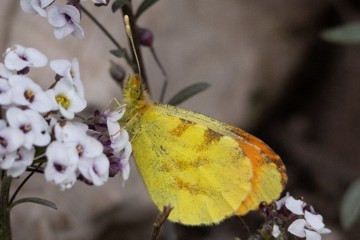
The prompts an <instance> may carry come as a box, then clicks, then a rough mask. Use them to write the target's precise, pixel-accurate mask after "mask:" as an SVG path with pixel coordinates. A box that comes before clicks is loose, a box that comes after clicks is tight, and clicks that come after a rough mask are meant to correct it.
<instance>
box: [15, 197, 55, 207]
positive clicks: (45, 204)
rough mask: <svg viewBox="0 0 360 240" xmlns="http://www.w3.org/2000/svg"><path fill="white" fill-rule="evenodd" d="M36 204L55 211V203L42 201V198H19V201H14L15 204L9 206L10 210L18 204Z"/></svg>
mask: <svg viewBox="0 0 360 240" xmlns="http://www.w3.org/2000/svg"><path fill="white" fill-rule="evenodd" d="M28 202H29V203H36V204H40V205H44V206H47V207H49V208H53V209H57V207H56V205H55V203H53V202H51V201H49V200H46V199H43V198H37V197H26V198H21V199H19V200H16V201H15V202H13V203H12V204H11V208H13V207H15V206H16V205H18V204H20V203H28Z"/></svg>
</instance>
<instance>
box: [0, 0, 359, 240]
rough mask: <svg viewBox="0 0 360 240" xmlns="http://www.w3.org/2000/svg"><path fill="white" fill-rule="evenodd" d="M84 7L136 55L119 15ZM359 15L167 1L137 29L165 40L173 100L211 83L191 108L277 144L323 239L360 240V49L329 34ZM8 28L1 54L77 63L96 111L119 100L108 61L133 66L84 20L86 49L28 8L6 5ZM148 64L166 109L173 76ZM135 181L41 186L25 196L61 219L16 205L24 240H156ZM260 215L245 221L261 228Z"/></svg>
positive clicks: (339, 6)
mask: <svg viewBox="0 0 360 240" xmlns="http://www.w3.org/2000/svg"><path fill="white" fill-rule="evenodd" d="M133 2H134V5H135V6H137V5H138V4H139V3H140V2H141V1H140V0H137V1H135V0H134V1H133ZM83 4H84V6H86V7H87V8H88V9H89V10H91V11H92V12H93V13H94V15H96V16H97V17H98V19H99V20H100V21H101V22H102V23H104V25H106V26H107V27H108V28H109V30H110V31H111V32H112V33H113V34H114V36H115V37H116V38H117V39H119V41H120V42H121V43H122V44H123V45H124V46H126V44H127V41H126V38H125V33H124V31H123V22H122V16H121V14H120V13H119V12H118V13H116V14H112V13H111V9H110V7H107V8H95V7H92V4H91V2H90V1H89V2H84V3H83ZM359 17H360V3H359V2H358V1H355V0H343V1H336V0H303V1H294V0H291V1H285V0H277V1H276V0H274V1H249V0H227V1H216V0H181V1H178V0H167V1H165V0H164V1H159V2H158V3H157V4H156V5H155V6H154V7H153V8H151V9H150V10H149V11H148V12H147V13H145V14H144V15H143V17H142V18H141V20H140V22H139V25H141V26H143V27H147V28H149V29H151V30H152V31H153V33H154V35H155V42H154V46H155V49H156V50H157V53H158V55H159V58H160V59H161V61H162V63H163V65H164V67H165V69H166V71H167V73H168V77H169V88H168V92H167V94H166V97H167V99H169V98H170V97H171V96H173V95H174V94H175V93H176V92H177V91H179V90H180V89H182V88H183V87H185V86H188V85H189V84H191V83H194V82H199V81H206V82H209V83H210V84H211V88H210V89H209V90H207V91H206V92H204V93H201V94H199V95H198V96H196V97H194V98H192V99H190V100H188V101H187V102H186V103H184V104H182V107H185V108H188V109H192V110H195V111H198V112H201V113H204V114H206V115H209V116H212V117H214V118H216V119H219V120H221V121H224V122H228V123H231V124H233V125H236V126H239V127H241V128H243V129H245V130H247V131H249V132H251V133H253V134H254V135H256V136H258V137H259V138H261V139H263V140H264V141H265V142H267V143H268V144H269V145H270V146H272V147H273V149H274V150H275V151H276V152H277V153H279V155H280V156H281V157H282V158H283V161H284V163H285V164H286V166H287V168H288V175H289V183H288V185H287V190H288V191H290V192H291V194H292V195H294V196H297V197H300V196H303V197H304V199H305V201H307V202H309V203H311V204H313V205H314V207H315V209H317V210H318V212H319V213H321V214H322V215H323V216H324V219H325V223H326V224H327V226H328V227H329V228H331V229H332V230H333V234H331V235H329V236H326V237H324V239H339V240H340V239H354V240H356V239H360V233H359V231H358V230H357V229H359V227H360V222H359V221H358V223H357V225H355V226H354V227H353V228H352V229H351V230H349V231H346V232H345V231H343V230H342V229H341V227H340V225H339V206H340V201H341V198H342V196H343V194H344V192H345V190H346V188H347V187H348V186H349V184H350V183H351V182H352V181H353V180H354V179H356V178H357V177H359V175H360V164H359V159H360V148H359V145H360V138H359V136H360V124H359V122H360V121H359V120H360V105H359V103H360V79H359V76H360V48H359V46H356V45H351V46H340V45H335V44H329V43H327V42H325V41H323V40H321V39H320V37H319V34H320V32H321V31H322V30H324V29H326V28H329V27H333V26H336V25H339V24H342V23H345V22H350V21H355V20H358V19H359ZM0 18H1V21H0V32H1V38H0V47H1V49H2V51H3V52H4V51H5V49H6V48H7V47H9V46H11V45H13V44H15V43H19V44H22V45H24V46H28V47H35V48H38V49H39V50H41V51H42V52H43V53H45V54H46V55H47V56H48V57H49V59H55V58H68V59H71V58H72V57H78V58H79V60H80V66H81V74H82V79H83V81H84V82H85V88H86V92H87V99H88V101H89V104H90V105H91V106H92V107H100V108H101V107H106V105H107V104H108V102H109V101H110V100H111V98H112V97H121V94H120V89H119V87H118V86H117V85H116V84H115V83H114V82H113V81H112V80H111V78H110V76H109V74H108V69H109V66H110V63H109V60H110V59H113V60H114V61H116V62H118V63H120V64H123V65H124V66H125V63H124V61H122V60H119V59H115V58H113V57H112V56H110V54H109V53H108V51H109V50H111V49H114V46H113V45H112V44H111V42H110V41H109V40H108V39H106V38H105V36H104V35H103V34H102V33H101V32H100V31H99V29H98V28H97V27H96V26H94V25H93V23H92V22H91V21H90V20H89V18H87V17H86V16H85V15H83V16H82V23H81V25H82V26H83V28H84V30H85V34H86V37H85V39H84V40H82V41H79V40H78V39H75V38H74V37H72V36H69V37H67V38H65V39H63V40H61V41H58V40H56V39H55V38H54V37H53V35H52V29H51V26H50V25H48V24H47V23H46V21H45V20H44V19H42V18H41V17H39V16H31V15H27V14H25V13H23V12H22V11H21V9H20V7H19V1H13V0H5V1H2V3H1V8H0ZM143 54H144V57H145V65H146V70H147V74H148V78H149V79H150V86H151V90H152V93H153V98H154V99H158V96H159V95H160V86H161V84H162V82H163V78H164V77H163V76H162V74H161V71H160V70H159V68H158V67H157V66H156V64H155V62H154V60H153V58H152V57H151V54H150V51H149V50H148V49H146V48H144V49H143ZM47 71H48V72H47ZM49 74H52V73H51V71H50V70H45V73H44V70H43V69H42V70H40V71H38V70H35V71H33V72H31V76H32V77H33V79H35V80H36V81H37V82H39V83H41V84H42V85H43V86H49V85H50V83H51V81H50V80H49V76H51V75H49ZM130 175H131V176H130V180H129V181H127V182H126V184H125V188H124V187H122V181H121V180H120V179H119V178H114V179H111V180H110V182H109V183H108V184H106V185H105V186H103V187H100V188H96V187H89V186H86V185H85V184H83V183H81V182H79V183H77V184H76V185H75V187H73V188H72V189H70V190H68V191H65V192H60V191H59V189H58V188H57V187H56V186H52V185H50V184H48V183H45V181H44V178H43V176H37V177H35V178H33V179H32V180H31V181H30V182H29V183H28V184H27V186H26V187H25V189H24V190H23V191H22V195H23V196H38V197H43V198H46V199H49V200H51V201H53V202H55V203H56V204H57V206H58V208H59V210H58V211H56V212H55V211H53V210H51V209H47V208H44V207H41V206H34V205H29V204H23V205H20V206H17V207H16V208H15V209H14V211H13V215H12V217H13V218H12V220H13V231H14V239H25V238H26V239H28V240H31V239H49V240H52V239H70V240H76V239H94V240H100V239H104V240H111V239H126V240H127V239H130V240H132V239H149V236H150V231H151V227H152V222H153V220H154V218H155V216H156V214H157V210H156V209H155V207H154V205H153V204H152V203H151V200H150V199H149V198H148V196H147V194H146V190H145V188H144V186H143V185H142V182H141V179H140V177H139V176H138V174H137V171H136V168H135V167H134V165H132V171H131V174H130ZM17 182H19V181H17ZM256 216H257V215H256V214H252V215H251V216H248V217H245V221H247V222H250V223H251V222H254V221H252V220H253V219H254V218H256ZM255 223H257V221H255ZM250 227H251V228H252V229H253V230H255V229H256V225H255V224H250ZM163 233H164V234H163V235H164V236H163V238H162V239H167V240H170V239H171V240H172V239H188V240H189V239H208V240H210V239H234V237H236V236H241V237H242V239H245V236H246V234H245V235H244V227H243V225H242V224H241V223H240V222H239V221H237V220H234V219H230V220H227V221H225V222H224V223H223V224H221V225H220V226H216V227H211V228H191V229H187V228H183V227H179V226H174V225H172V224H170V223H168V224H167V225H166V227H165V229H164V232H163ZM176 234H179V236H182V237H179V238H176Z"/></svg>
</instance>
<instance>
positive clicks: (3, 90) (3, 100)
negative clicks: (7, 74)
mask: <svg viewBox="0 0 360 240" xmlns="http://www.w3.org/2000/svg"><path fill="white" fill-rule="evenodd" d="M11 102H12V92H11V86H10V84H9V82H8V81H7V80H6V79H3V78H0V105H8V104H10V103H11Z"/></svg>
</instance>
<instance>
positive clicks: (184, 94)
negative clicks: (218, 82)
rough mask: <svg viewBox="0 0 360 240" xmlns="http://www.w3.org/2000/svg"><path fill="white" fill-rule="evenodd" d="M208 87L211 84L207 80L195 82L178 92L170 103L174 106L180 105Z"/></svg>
mask: <svg viewBox="0 0 360 240" xmlns="http://www.w3.org/2000/svg"><path fill="white" fill-rule="evenodd" d="M208 87H210V84H209V83H206V82H200V83H194V84H193V85H190V86H188V87H186V88H184V89H183V90H181V91H180V92H178V93H177V94H176V95H175V96H174V97H173V98H171V99H170V101H169V102H168V103H169V104H170V105H174V106H175V105H178V104H180V103H182V102H184V101H185V100H187V99H189V98H191V97H192V96H194V95H196V94H198V93H200V92H202V91H204V90H206V89H207V88H208Z"/></svg>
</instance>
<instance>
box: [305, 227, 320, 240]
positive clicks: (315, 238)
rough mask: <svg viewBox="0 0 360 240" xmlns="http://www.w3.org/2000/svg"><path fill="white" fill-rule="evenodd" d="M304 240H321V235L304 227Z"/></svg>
mask: <svg viewBox="0 0 360 240" xmlns="http://www.w3.org/2000/svg"><path fill="white" fill-rule="evenodd" d="M305 235H306V240H321V235H320V234H319V233H317V232H314V231H311V230H307V229H305Z"/></svg>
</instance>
